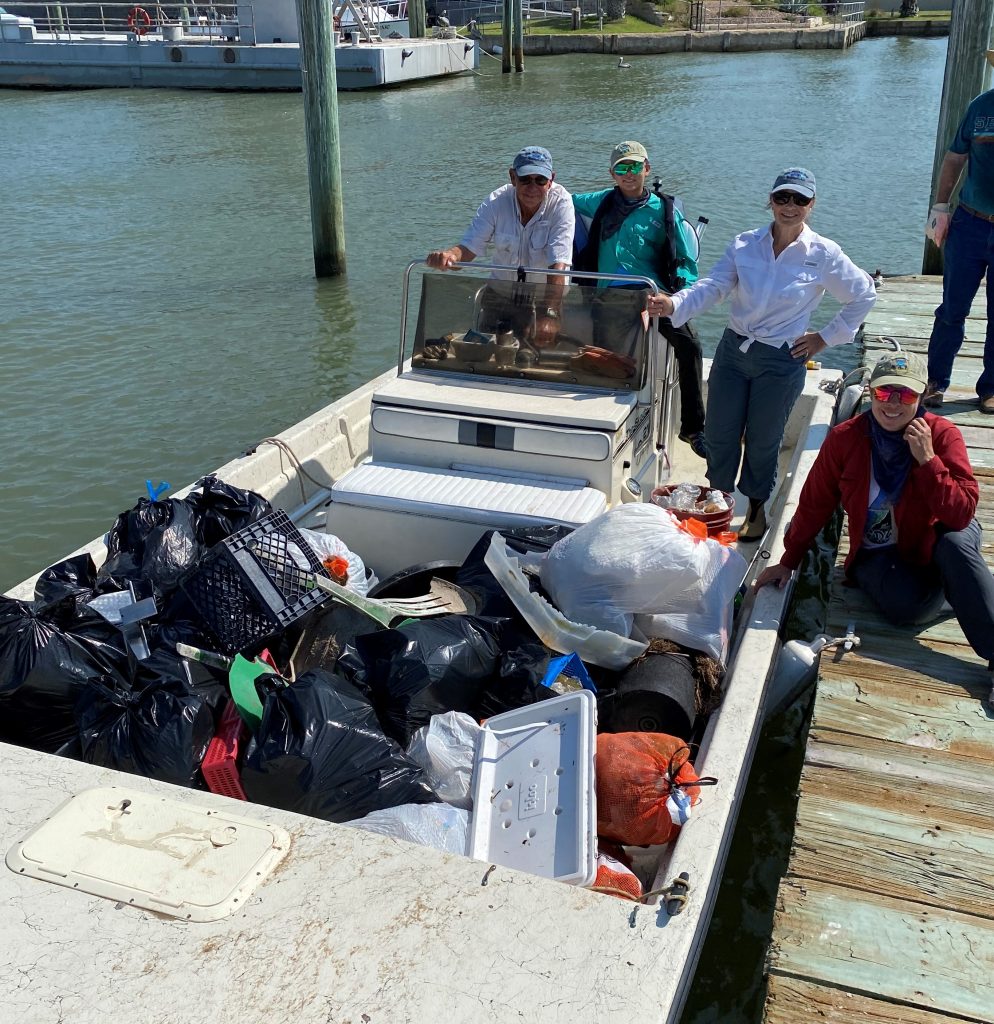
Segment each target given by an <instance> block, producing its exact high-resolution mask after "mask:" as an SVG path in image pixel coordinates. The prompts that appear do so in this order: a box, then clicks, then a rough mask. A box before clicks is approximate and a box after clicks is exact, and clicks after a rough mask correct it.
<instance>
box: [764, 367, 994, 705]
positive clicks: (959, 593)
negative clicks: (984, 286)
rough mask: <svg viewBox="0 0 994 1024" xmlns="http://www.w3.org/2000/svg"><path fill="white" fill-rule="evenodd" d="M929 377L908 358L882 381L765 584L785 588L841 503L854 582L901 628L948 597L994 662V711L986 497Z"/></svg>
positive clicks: (925, 617)
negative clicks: (927, 402) (938, 409)
mask: <svg viewBox="0 0 994 1024" xmlns="http://www.w3.org/2000/svg"><path fill="white" fill-rule="evenodd" d="M927 380H928V373H927V371H926V368H925V364H924V362H923V361H922V360H921V359H919V358H918V357H917V356H915V355H912V354H911V353H907V352H899V353H895V354H894V355H888V356H884V358H883V359H881V360H880V361H879V362H878V363H877V365H876V366H875V367H874V369H873V373H872V375H871V377H870V395H871V399H870V411H869V412H868V413H864V414H863V415H861V416H857V417H855V418H854V419H851V420H847V421H846V422H845V423H840V424H839V425H838V426H837V427H834V428H833V429H832V430H831V431H830V432H829V434H828V437H827V438H826V439H825V442H824V444H823V445H822V447H821V451H820V452H819V453H818V458H817V459H816V460H815V463H814V465H813V466H812V467H811V472H810V474H809V475H808V479H807V480H806V481H805V484H804V487H803V489H802V490H801V498H800V502H799V504H798V508H797V512H796V514H795V515H794V518H793V519H792V521H791V524H790V527H789V528H788V530H787V533H786V535H785V536H784V553H783V557H782V558H781V559H780V563H779V564H778V565H771V566H768V567H767V568H766V569H764V570H763V571H762V572H761V573H760V575H759V578H758V579H757V580H756V586H757V587H763V586H765V585H766V584H768V583H774V584H776V585H777V586H778V587H782V586H784V584H785V583H786V582H787V580H788V579H789V578H790V575H791V573H792V572H793V571H794V570H795V569H796V568H797V567H798V566H799V565H800V564H801V559H802V558H803V557H804V553H805V551H807V549H808V548H809V547H810V546H811V543H812V542H813V541H814V539H815V537H816V536H817V534H818V532H819V531H820V530H821V528H822V527H823V526H824V525H825V524H826V523H827V522H828V521H829V519H830V518H831V516H832V513H833V512H834V511H835V508H836V507H837V506H838V505H839V504H840V503H841V505H842V507H843V509H844V510H845V512H846V513H847V515H848V516H849V556H848V557H847V558H846V565H845V570H846V575H847V576H848V577H849V578H850V579H851V580H853V581H854V582H855V583H856V584H857V585H858V586H859V587H860V588H861V589H862V590H864V591H865V592H866V593H867V594H868V595H869V596H870V598H871V599H872V600H873V602H874V604H876V605H877V606H878V608H879V609H880V611H881V612H882V613H883V614H884V616H886V618H888V619H889V620H890V621H891V622H893V623H895V624H896V625H911V624H917V623H922V622H927V621H929V620H930V619H933V618H935V617H936V615H937V614H938V612H939V609H940V607H941V606H942V601H943V597H945V598H946V599H948V601H949V603H950V605H951V606H952V609H953V611H954V612H955V614H956V618H957V619H958V620H959V624H960V626H961V628H962V630H963V633H964V634H965V636H966V639H967V641H968V642H969V644H970V646H971V647H972V648H973V649H974V650H975V651H976V652H977V654H978V655H980V657H981V658H984V659H986V660H987V662H988V666H987V667H988V671H989V672H991V673H992V675H991V684H992V690H991V697H990V700H991V703H992V705H994V576H992V575H991V572H990V570H989V569H988V568H987V566H986V565H985V564H984V559H983V556H982V555H981V552H980V545H981V540H980V524H979V523H978V522H977V520H976V519H975V518H974V513H975V512H976V508H977V499H978V498H979V496H980V490H979V488H978V486H977V481H976V479H975V478H974V476H973V470H972V469H971V467H970V461H969V459H968V458H967V454H966V445H965V444H964V442H963V435H962V434H961V433H960V432H959V428H958V427H956V426H955V425H954V424H953V423H950V422H949V420H947V419H944V418H943V417H941V416H934V415H932V413H929V412H926V411H925V410H924V408H923V407H922V405H921V396H922V394H923V393H924V392H925V387H926V383H927Z"/></svg>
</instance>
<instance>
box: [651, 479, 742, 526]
mask: <svg viewBox="0 0 994 1024" xmlns="http://www.w3.org/2000/svg"><path fill="white" fill-rule="evenodd" d="M678 486H679V484H667V485H666V486H665V487H657V488H656V489H655V490H654V491H653V492H652V501H653V503H654V504H656V505H660V506H661V507H662V508H666V506H665V505H663V504H662V502H660V501H659V500H658V499H659V498H665V497H669V495H670V494H672V493H673V492H674V491H675V490H676V489H677V487H678ZM713 489H714V488H711V487H703V486H701V485H698V492H697V496H698V500H699V501H700V500H703V498H704V496H705V495H706V494H707V493H708V491H710V490H713ZM721 493H722V494H723V495H724V496H725V502H726V503H727V505H728V508H727V509H726V511H724V512H689V511H685V510H684V509H679V508H667V509H666V511H667V512H672V513H673V515H675V516H676V517H677V519H696V520H697V521H698V522H700V523H703V524H704V525H705V526H706V527H707V528H708V536H709V537H715V536H717V535H718V534H719V533H724V532H725V531H727V530H728V528H729V526H730V525H731V522H732V517H733V516H734V515H735V498H734V497H733V496H732V495H731V494H729V493H728V491H722V492H721Z"/></svg>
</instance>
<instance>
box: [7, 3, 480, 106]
mask: <svg viewBox="0 0 994 1024" xmlns="http://www.w3.org/2000/svg"><path fill="white" fill-rule="evenodd" d="M333 17H334V24H335V67H336V76H337V82H338V88H339V89H346V90H349V89H369V88H377V87H381V86H392V85H401V84H404V83H407V82H413V81H419V80H422V79H428V78H438V77H443V76H447V75H453V74H459V73H462V72H465V71H470V70H473V69H475V68H477V67H478V66H479V49H478V45H477V43H476V42H475V41H474V40H472V39H466V38H463V37H461V36H458V35H457V34H456V33H455V32H454V31H453V30H448V31H446V32H440V33H438V34H434V35H432V36H431V37H430V38H421V39H411V38H409V36H410V26H409V23H408V19H407V4H406V0H382V2H374V0H334V3H333ZM3 87H6V88H51V89H59V88H101V87H110V88H122V87H125V88H131V87H136V88H174V89H225V90H253V91H255V90H297V89H300V87H301V77H300V35H299V29H298V25H297V12H296V5H295V3H294V0H254V2H253V3H247V2H246V3H243V2H239V3H233V4H210V5H208V6H195V5H178V4H169V5H163V4H158V3H156V4H145V5H144V6H143V5H142V4H134V3H113V2H112V3H104V4H101V5H96V4H87V3H75V2H74V3H60V4H54V3H48V4H21V3H8V4H6V6H4V7H2V8H0V88H3Z"/></svg>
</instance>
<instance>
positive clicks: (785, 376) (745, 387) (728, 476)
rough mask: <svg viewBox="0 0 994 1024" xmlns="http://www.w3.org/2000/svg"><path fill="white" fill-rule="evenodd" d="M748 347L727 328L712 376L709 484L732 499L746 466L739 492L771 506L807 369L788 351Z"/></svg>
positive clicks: (708, 427)
mask: <svg viewBox="0 0 994 1024" xmlns="http://www.w3.org/2000/svg"><path fill="white" fill-rule="evenodd" d="M742 341H743V339H742V338H741V337H740V336H739V335H738V334H736V333H735V332H734V331H733V330H731V329H729V328H726V329H725V333H724V334H723V335H722V336H721V341H719V342H718V350H717V351H716V352H715V354H714V361H713V362H712V363H711V373H710V374H709V375H708V411H707V417H706V418H705V421H704V440H705V443H706V444H707V450H708V480H709V481H710V483H711V486H712V487H717V488H719V489H720V490H722V491H728V492H729V493H731V492H732V491H734V490H735V478H736V476H737V475H738V472H739V463H740V462H741V463H742V475H741V477H739V490H740V491H741V492H742V493H743V494H744V495H745V496H746V497H747V498H753V499H755V500H756V501H766V499H767V498H769V496H770V495H771V494H772V493H773V484H774V483H775V482H776V478H777V457H778V456H779V454H780V446H781V445H782V444H783V432H784V429H785V428H786V426H787V420H788V418H789V417H790V410H791V409H793V408H794V403H795V402H796V401H797V399H798V397H799V396H800V394H801V392H802V391H803V390H804V375H805V370H804V363H803V362H800V361H798V360H797V359H794V358H793V357H792V356H791V354H790V347H789V346H787V345H783V346H782V347H780V348H772V347H771V346H770V345H764V344H762V342H758V341H756V342H753V343H752V345H751V346H750V347H749V351H748V352H742V351H740V350H739V345H741V344H742ZM743 439H744V440H745V447H744V452H743V444H742V442H743Z"/></svg>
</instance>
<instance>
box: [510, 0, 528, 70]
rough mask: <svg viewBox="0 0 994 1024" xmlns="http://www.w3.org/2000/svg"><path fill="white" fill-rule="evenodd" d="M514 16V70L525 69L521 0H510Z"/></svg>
mask: <svg viewBox="0 0 994 1024" xmlns="http://www.w3.org/2000/svg"><path fill="white" fill-rule="evenodd" d="M511 7H512V10H513V17H514V70H515V71H524V70H525V26H524V19H523V18H522V16H521V0H511Z"/></svg>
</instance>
